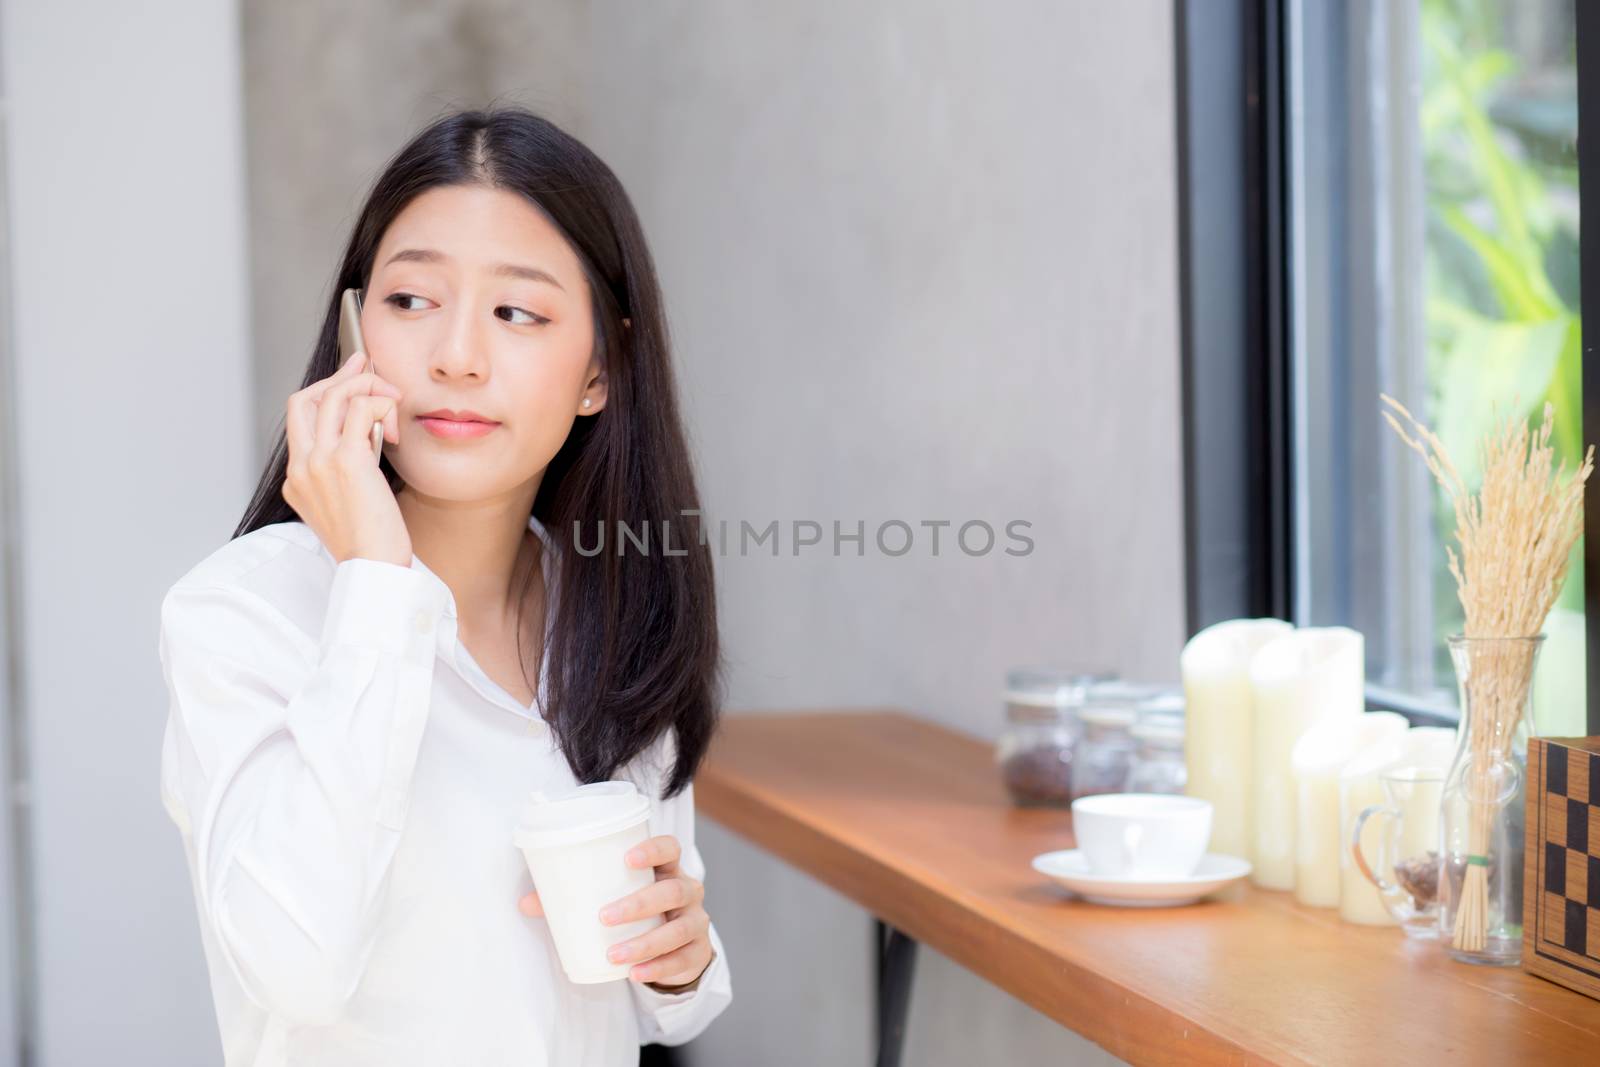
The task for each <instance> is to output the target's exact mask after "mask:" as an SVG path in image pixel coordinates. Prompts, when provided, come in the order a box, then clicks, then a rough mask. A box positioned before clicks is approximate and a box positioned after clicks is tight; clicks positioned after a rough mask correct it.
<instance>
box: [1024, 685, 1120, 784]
mask: <svg viewBox="0 0 1600 1067" xmlns="http://www.w3.org/2000/svg"><path fill="white" fill-rule="evenodd" d="M1114 678H1115V675H1113V674H1110V673H1098V674H1096V673H1085V672H1082V671H1067V670H1060V669H1057V668H1053V667H1016V668H1013V669H1012V670H1010V671H1008V672H1007V673H1006V689H1005V704H1006V725H1005V728H1004V730H1002V731H1001V734H1000V738H999V740H998V741H997V742H996V743H995V762H996V764H998V765H999V767H1000V773H1001V777H1002V778H1003V779H1004V781H1005V786H1006V792H1007V793H1008V794H1010V796H1011V801H1012V803H1013V804H1016V805H1017V806H1018V807H1024V808H1037V807H1053V808H1066V807H1070V806H1071V803H1072V761H1073V758H1074V754H1075V752H1076V750H1077V746H1078V739H1079V736H1080V735H1081V732H1082V724H1081V723H1080V722H1079V720H1078V710H1079V709H1080V708H1081V707H1082V706H1083V703H1084V699H1085V697H1086V696H1087V694H1088V692H1089V688H1090V686H1092V685H1095V684H1096V683H1101V682H1107V681H1110V680H1112V679H1114Z"/></svg>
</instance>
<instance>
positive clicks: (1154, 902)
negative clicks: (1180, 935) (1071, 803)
mask: <svg viewBox="0 0 1600 1067" xmlns="http://www.w3.org/2000/svg"><path fill="white" fill-rule="evenodd" d="M1033 869H1034V870H1036V871H1038V872H1039V873H1040V874H1043V875H1048V876H1049V877H1050V878H1052V879H1054V880H1055V881H1056V882H1058V883H1060V884H1061V885H1064V886H1066V887H1067V888H1068V889H1070V890H1072V891H1073V892H1074V893H1076V894H1078V895H1079V896H1081V897H1082V898H1083V899H1085V900H1088V901H1092V902H1093V903H1095V904H1109V905H1112V906H1114V907H1124V908H1167V907H1173V906H1175V905H1179V904H1193V903H1194V902H1195V901H1197V900H1199V899H1200V898H1201V897H1203V896H1205V895H1206V894H1208V893H1214V892H1216V891H1217V890H1218V889H1221V888H1222V887H1223V886H1225V885H1228V884H1229V883H1232V882H1237V881H1238V880H1239V879H1241V878H1243V877H1244V876H1245V875H1247V874H1249V873H1250V861H1249V860H1244V859H1240V858H1239V857H1238V856H1225V855H1223V854H1222V853H1220V852H1208V853H1206V854H1205V856H1203V857H1202V858H1201V860H1200V865H1199V866H1198V867H1196V868H1195V871H1194V873H1193V874H1191V875H1189V876H1188V877H1187V878H1127V877H1122V878H1119V877H1110V876H1106V875H1100V874H1091V873H1090V872H1089V861H1088V860H1087V859H1086V858H1085V857H1084V855H1083V853H1082V851H1080V850H1078V849H1075V848H1067V849H1062V850H1061V851H1059V852H1044V853H1040V854H1039V855H1037V856H1035V857H1033Z"/></svg>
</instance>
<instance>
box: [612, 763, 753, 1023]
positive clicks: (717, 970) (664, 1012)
mask: <svg viewBox="0 0 1600 1067" xmlns="http://www.w3.org/2000/svg"><path fill="white" fill-rule="evenodd" d="M669 735H670V731H669ZM668 753H669V755H668V759H670V758H672V755H671V746H670V745H669V746H668ZM666 766H667V767H669V768H670V766H671V764H670V763H668V764H666ZM650 796H651V803H652V810H651V813H650V833H651V836H659V835H661V834H671V835H673V836H674V837H676V838H677V839H678V847H679V849H680V855H679V858H678V865H679V867H680V868H681V869H682V870H683V872H684V873H685V874H687V875H688V876H689V877H691V878H693V879H695V880H696V881H699V882H702V883H704V882H705V880H706V865H705V860H704V858H703V857H702V856H701V855H700V849H699V848H698V847H697V846H696V844H695V837H694V784H693V783H690V784H689V785H688V786H686V787H685V788H684V790H683V792H681V793H679V794H678V795H677V796H675V797H672V798H671V799H669V800H665V801H663V800H661V799H660V789H659V786H657V787H656V788H655V789H654V791H652V792H651V794H650ZM709 910H710V909H709V907H708V908H707V911H709ZM707 935H708V936H709V938H710V940H711V951H712V956H711V962H710V963H709V964H707V965H706V969H705V972H704V973H703V974H701V976H700V982H699V984H698V985H696V986H695V987H694V988H693V989H690V990H687V991H685V992H682V993H663V992H661V991H660V990H656V989H651V988H650V987H649V986H648V985H646V984H645V983H643V982H640V981H637V980H635V979H633V978H629V979H628V985H629V987H630V988H631V989H632V990H633V996H634V1006H635V1009H636V1010H637V1012H638V1016H639V1042H640V1044H645V1045H649V1044H657V1045H681V1044H683V1043H685V1042H687V1041H689V1040H691V1039H693V1038H695V1037H698V1036H699V1035H700V1034H701V1033H702V1032H703V1031H704V1030H705V1029H706V1027H708V1026H710V1025H711V1023H712V1020H714V1019H715V1018H716V1017H717V1016H718V1015H721V1014H722V1012H723V1011H724V1010H726V1008H727V1007H728V1005H729V1004H730V1003H732V1001H733V975H732V972H731V971H729V969H728V956H727V952H726V951H725V950H724V948H723V946H722V938H721V936H720V935H719V934H718V932H717V924H716V923H715V921H713V922H712V924H711V926H710V928H709V930H708V931H707Z"/></svg>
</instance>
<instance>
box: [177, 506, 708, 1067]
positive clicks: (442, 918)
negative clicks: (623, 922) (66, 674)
mask: <svg viewBox="0 0 1600 1067" xmlns="http://www.w3.org/2000/svg"><path fill="white" fill-rule="evenodd" d="M528 527H529V529H531V530H533V531H534V533H536V534H537V535H538V536H539V537H540V538H541V539H543V541H544V543H545V546H546V551H545V552H543V553H542V554H541V558H542V559H543V563H544V569H545V582H546V589H550V588H551V583H552V582H553V581H555V580H557V575H556V574H555V568H554V567H553V560H552V557H553V555H554V551H553V549H554V548H555V546H554V544H553V542H552V541H551V539H550V535H549V533H548V532H547V531H546V530H545V529H544V527H543V525H542V524H540V523H539V521H538V520H536V519H531V518H530V520H529V523H528ZM549 602H553V598H547V603H549ZM550 617H551V613H550V612H548V611H547V614H546V624H547V626H548V624H549V619H550ZM546 647H548V642H546ZM160 655H161V663H162V669H163V672H164V675H165V678H166V682H167V687H168V692H169V695H170V698H171V701H170V711H169V716H168V720H167V728H166V735H165V738H164V741H163V747H162V756H161V797H162V803H163V804H164V806H165V807H166V810H167V813H168V815H169V816H170V817H171V818H172V821H173V822H174V823H175V824H176V825H177V827H178V829H179V831H180V833H181V836H182V840H183V845H184V850H185V852H186V854H187V857H188V865H189V873H190V879H191V882H192V885H193V888H194V893H195V900H196V905H197V910H198V913H199V919H200V935H201V941H202V944H203V948H204V951H205V957H206V965H207V968H208V970H209V973H210V977H211V989H212V996H213V999H214V1001H215V1007H216V1011H217V1022H218V1025H219V1028H220V1030H221V1035H222V1044H223V1054H224V1059H225V1062H226V1064H227V1065H228V1067H279V1065H285V1067H286V1065H294V1067H368V1065H371V1067H379V1065H381V1067H410V1065H416V1067H440V1065H449V1067H508V1065H517V1067H523V1065H526V1067H538V1065H548V1067H632V1065H635V1064H637V1063H638V1060H639V1046H640V1045H641V1044H644V1043H649V1042H657V1043H660V1044H667V1045H677V1044H682V1043H683V1042H685V1041H688V1040H689V1039H690V1038H692V1037H694V1036H695V1035H697V1034H699V1033H700V1032H701V1031H703V1030H704V1029H705V1028H706V1027H707V1026H708V1025H710V1023H711V1021H712V1020H713V1019H714V1018H716V1016H717V1015H719V1014H720V1013H721V1012H722V1011H723V1010H724V1009H725V1008H726V1007H727V1006H728V1004H729V1002H730V1001H731V1000H732V998H733V993H732V985H731V976H730V974H729V970H728V960H727V955H726V953H725V951H724V950H723V947H722V942H721V939H720V937H719V936H718V934H717V930H716V927H715V926H713V927H712V928H711V932H710V940H711V944H712V947H713V950H714V956H713V959H712V961H711V964H710V965H709V966H708V968H707V969H706V972H705V974H704V975H702V976H701V979H700V984H699V985H698V986H697V987H696V988H695V989H693V990H691V991H689V992H686V993H675V994H666V993H660V992H657V991H656V990H653V989H650V988H649V987H648V986H646V985H644V984H643V983H642V982H639V981H637V980H635V979H632V978H626V979H621V980H618V981H613V982H605V983H601V984H596V985H579V984H575V983H572V982H570V981H568V980H567V979H566V977H565V975H564V973H563V972H562V970H561V965H560V962H559V960H558V959H557V957H556V951H555V945H554V942H553V941H552V940H551V937H550V932H549V928H548V925H547V924H546V921H545V919H544V918H542V917H540V918H529V917H528V916H526V915H523V914H522V912H521V911H520V910H519V909H518V908H517V901H518V899H519V898H520V897H521V896H522V895H523V894H525V893H527V892H529V891H531V890H532V889H533V879H532V877H531V876H530V875H529V873H528V868H527V864H526V862H525V861H524V859H523V856H522V853H521V852H520V851H519V850H518V849H517V848H516V846H515V845H514V844H513V843H512V840H511V836H512V830H513V827H514V825H515V822H516V819H517V815H518V812H519V809H520V807H521V805H522V804H523V802H524V801H525V799H526V798H527V795H528V792H529V791H530V790H532V789H541V790H544V791H546V792H552V791H554V790H559V789H562V788H570V787H572V786H574V785H576V784H577V781H576V779H575V778H574V777H573V775H572V772H571V770H570V768H569V767H568V766H567V763H566V760H565V759H564V758H563V757H562V756H561V755H560V753H559V752H558V751H557V749H556V747H555V743H554V739H553V735H552V733H551V731H550V729H549V727H548V726H547V725H546V724H545V723H544V721H543V720H542V719H541V718H540V716H539V715H538V713H537V710H536V709H537V707H538V706H539V705H540V704H542V702H543V699H544V695H545V691H546V688H547V681H548V675H549V665H548V661H546V662H545V663H544V664H542V665H541V670H540V678H539V700H538V701H536V702H535V705H533V706H524V705H522V704H520V703H518V702H517V701H516V700H515V699H514V698H512V697H511V695H510V694H509V693H507V692H506V691H505V690H504V689H503V688H502V687H501V686H499V685H498V684H496V683H495V682H494V681H493V680H491V679H490V678H489V676H488V675H487V674H485V673H484V671H483V670H482V669H481V668H480V667H479V666H478V664H477V663H476V662H474V660H473V659H472V656H471V654H470V653H469V652H468V651H467V649H466V647H465V646H464V645H463V644H462V643H461V642H460V640H459V639H458V636H457V625H456V605H455V598H454V596H453V595H452V594H451V592H450V588H449V586H447V585H446V584H445V583H444V581H443V580H442V579H440V578H439V577H438V576H437V575H436V574H434V573H433V572H432V571H431V570H429V569H428V568H427V566H426V565H424V564H423V562H422V561H421V560H420V559H418V558H416V556H414V555H413V557H412V561H411V566H410V567H409V568H407V567H402V566H399V565H398V564H394V563H386V562H380V561H377V560H370V559H361V558H356V559H349V560H345V561H344V562H343V563H336V561H335V560H334V558H333V555H332V554H331V553H330V552H329V551H328V550H327V549H326V547H324V546H323V544H322V541H321V539H320V538H319V537H318V536H317V535H316V533H315V532H314V531H313V530H312V529H311V528H310V527H308V526H306V525H305V524H304V523H301V522H283V523H277V524H274V525H271V526H265V527H262V528H260V529H257V530H254V531H251V532H250V533H248V534H246V535H244V536H242V537H238V538H235V539H233V540H231V541H229V542H228V543H227V544H225V545H224V546H223V547H222V548H220V549H218V550H217V551H215V552H214V553H212V554H211V555H210V556H208V557H207V558H206V559H204V560H202V561H201V562H200V563H198V564H196V565H195V566H194V567H193V568H192V569H191V570H190V571H189V572H188V573H187V574H185V575H184V576H183V577H182V578H180V579H179V580H178V581H177V583H176V584H174V585H173V586H172V587H171V589H169V590H168V592H167V594H166V596H165V598H164V599H163V601H162V604H161V639H160ZM664 736H665V740H664V741H663V742H661V743H658V744H657V746H656V748H655V749H654V750H652V752H651V753H647V754H645V755H644V756H642V757H641V758H640V759H637V760H635V761H633V762H632V763H630V764H629V766H628V767H627V768H625V769H624V771H623V772H622V773H620V774H619V777H627V778H630V779H631V780H633V781H635V782H636V783H638V784H639V785H640V787H641V789H642V790H643V791H644V792H645V793H646V795H648V796H649V797H650V798H651V814H650V833H651V834H653V835H654V834H673V835H675V836H676V837H677V838H678V841H679V843H680V845H681V846H682V856H681V859H680V865H681V867H682V869H683V870H684V871H685V872H686V873H687V874H688V875H689V876H690V877H693V878H696V879H699V880H701V881H704V878H705V863H704V860H703V859H702V858H701V856H700V852H699V850H698V849H697V848H696V847H695V840H694V788H693V786H692V785H691V786H689V787H688V788H686V789H685V790H684V791H683V792H681V793H679V794H678V795H677V796H676V797H673V798H672V799H670V800H667V801H665V802H663V801H662V800H661V799H660V788H659V785H660V782H661V781H662V780H663V779H664V774H665V773H666V772H667V771H670V767H671V762H670V761H671V758H672V755H673V752H674V748H673V744H672V735H671V733H670V732H669V733H668V734H666V735H664ZM646 757H648V758H646ZM597 907H598V905H597ZM619 940H621V938H619Z"/></svg>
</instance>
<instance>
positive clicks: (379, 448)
mask: <svg viewBox="0 0 1600 1067" xmlns="http://www.w3.org/2000/svg"><path fill="white" fill-rule="evenodd" d="M366 350H367V343H366V341H365V340H364V339H363V338H362V336H361V290H360V289H346V290H345V291H344V292H343V293H342V294H341V295H340V297H339V366H340V367H343V366H344V365H345V364H346V363H348V362H350V357H351V356H353V355H355V354H356V353H357V352H365V351H366ZM368 362H369V363H370V362H371V360H370V358H369V359H368ZM372 454H373V455H374V456H381V455H383V423H381V422H375V423H373V424H372Z"/></svg>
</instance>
